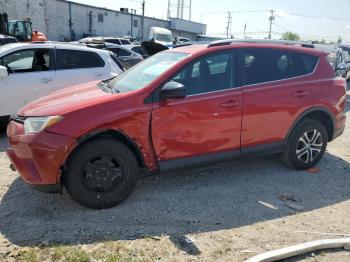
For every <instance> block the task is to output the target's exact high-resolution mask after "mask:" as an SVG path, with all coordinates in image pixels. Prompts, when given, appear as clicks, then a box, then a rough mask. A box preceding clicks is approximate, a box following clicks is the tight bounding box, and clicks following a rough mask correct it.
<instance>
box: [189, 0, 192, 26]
mask: <svg viewBox="0 0 350 262" xmlns="http://www.w3.org/2000/svg"><path fill="white" fill-rule="evenodd" d="M191 18H192V0H190V16H189V20H190V21H191Z"/></svg>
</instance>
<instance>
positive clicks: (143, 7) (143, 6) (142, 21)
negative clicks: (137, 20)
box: [141, 0, 146, 40]
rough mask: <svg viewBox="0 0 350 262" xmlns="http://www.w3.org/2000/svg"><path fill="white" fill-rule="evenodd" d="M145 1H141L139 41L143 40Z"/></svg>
mask: <svg viewBox="0 0 350 262" xmlns="http://www.w3.org/2000/svg"><path fill="white" fill-rule="evenodd" d="M145 4H146V3H145V0H143V1H142V18H141V39H142V40H144V39H143V36H144V35H143V28H144V24H145Z"/></svg>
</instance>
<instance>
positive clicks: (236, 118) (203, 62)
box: [152, 51, 242, 169]
mask: <svg viewBox="0 0 350 262" xmlns="http://www.w3.org/2000/svg"><path fill="white" fill-rule="evenodd" d="M235 64H236V56H235V53H234V52H232V51H230V52H221V53H216V54H211V55H208V56H205V57H203V58H201V59H198V60H196V61H194V62H192V63H190V64H188V65H187V66H185V67H184V68H183V69H182V70H180V72H178V73H176V74H175V76H174V77H173V78H172V79H171V80H170V81H176V82H179V83H182V84H184V86H185V87H186V97H185V98H183V99H171V100H166V101H159V102H156V103H154V108H153V113H152V139H153V143H154V147H155V153H156V156H157V160H158V161H159V162H160V167H161V169H162V164H163V163H167V164H170V166H171V160H177V162H178V163H179V161H182V159H184V161H186V160H187V161H190V162H191V161H192V162H193V163H195V162H196V159H198V160H204V161H205V157H206V156H208V155H209V156H210V157H209V158H208V160H209V159H213V158H215V156H214V155H216V156H220V157H225V156H231V157H232V156H235V155H239V150H240V143H241V142H240V133H241V120H242V90H241V87H239V85H238V84H237V83H238V81H236V72H235V68H236V67H235ZM225 154H227V155H225ZM173 163H175V162H173ZM165 169H166V167H165Z"/></svg>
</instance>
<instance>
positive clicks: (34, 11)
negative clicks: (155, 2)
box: [0, 0, 206, 41]
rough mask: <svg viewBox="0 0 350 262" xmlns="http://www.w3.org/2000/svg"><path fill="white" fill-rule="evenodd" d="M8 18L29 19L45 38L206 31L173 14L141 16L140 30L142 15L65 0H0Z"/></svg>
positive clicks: (0, 8)
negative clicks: (165, 17)
mask: <svg viewBox="0 0 350 262" xmlns="http://www.w3.org/2000/svg"><path fill="white" fill-rule="evenodd" d="M2 12H5V13H7V14H8V15H9V19H10V20H11V19H19V20H23V19H29V20H30V21H31V22H32V25H33V30H37V31H41V32H43V33H45V34H46V35H47V36H48V38H49V40H61V41H63V40H71V39H72V38H74V39H80V38H82V37H83V36H84V35H89V34H91V35H93V36H126V35H131V36H134V37H137V38H139V39H142V38H143V39H145V40H148V39H147V37H148V36H149V32H150V28H151V27H153V26H158V27H164V28H168V29H170V30H172V32H173V36H174V37H175V36H183V37H187V38H190V39H192V40H195V38H196V36H197V35H199V34H205V33H206V25H205V24H200V23H196V22H192V21H186V20H182V19H177V18H171V19H170V20H162V19H157V18H151V17H145V18H144V26H143V32H142V16H141V15H138V14H132V13H129V12H120V11H116V10H111V9H107V8H100V7H95V6H90V5H85V4H79V3H74V2H70V1H67V0H16V1H13V0H1V1H0V13H2Z"/></svg>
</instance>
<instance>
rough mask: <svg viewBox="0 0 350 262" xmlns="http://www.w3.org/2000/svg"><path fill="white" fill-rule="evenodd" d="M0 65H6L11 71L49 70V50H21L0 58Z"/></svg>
mask: <svg viewBox="0 0 350 262" xmlns="http://www.w3.org/2000/svg"><path fill="white" fill-rule="evenodd" d="M1 65H3V66H6V67H7V68H9V69H10V70H11V71H12V72H16V73H24V72H38V71H48V70H50V50H49V49H36V50H33V49H31V50H21V51H18V52H15V53H12V54H9V55H7V56H4V57H3V58H2V59H1Z"/></svg>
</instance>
